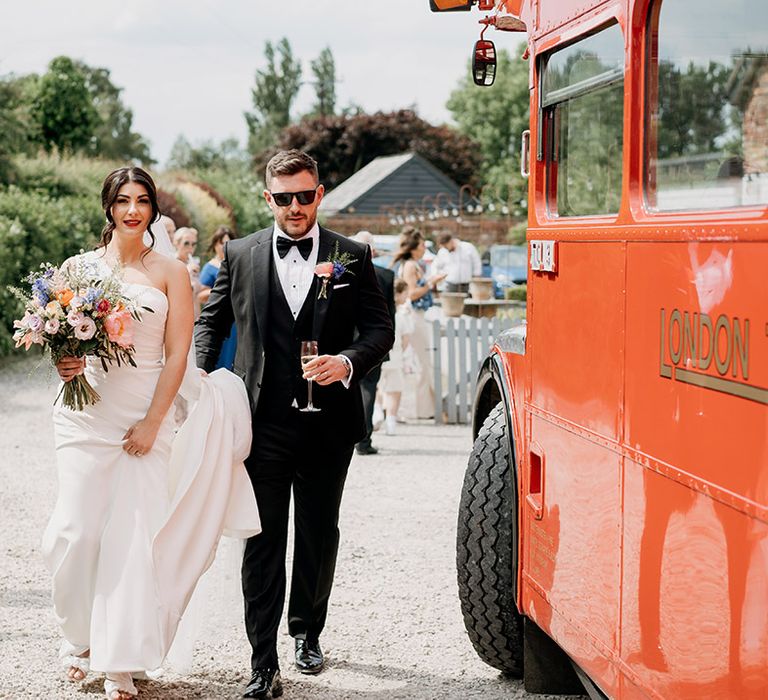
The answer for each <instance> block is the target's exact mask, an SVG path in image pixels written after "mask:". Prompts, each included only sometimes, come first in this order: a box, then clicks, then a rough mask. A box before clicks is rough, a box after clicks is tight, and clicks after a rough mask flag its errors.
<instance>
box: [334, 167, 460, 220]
mask: <svg viewBox="0 0 768 700" xmlns="http://www.w3.org/2000/svg"><path fill="white" fill-rule="evenodd" d="M440 192H444V193H445V194H447V195H449V197H450V199H452V200H455V199H456V198H457V197H458V193H459V186H458V185H457V184H456V183H455V182H454V181H453V180H451V178H449V177H448V176H447V175H445V174H444V173H443V172H441V171H440V170H438V169H437V168H436V167H435V166H434V165H432V164H431V163H430V162H429V161H428V160H426V159H424V158H422V157H421V156H420V155H418V154H417V153H403V154H401V155H397V156H381V157H380V158H376V159H375V160H373V161H371V162H370V163H368V165H366V166H365V167H364V168H361V169H360V170H358V171H357V172H356V173H355V174H354V175H352V177H350V178H348V179H347V180H345V181H344V182H342V183H341V184H340V185H339V186H338V187H336V189H334V190H331V191H330V192H328V194H326V195H325V197H324V198H323V201H322V203H321V204H320V211H321V212H322V213H324V214H325V215H326V216H335V215H339V214H354V215H356V216H361V215H375V216H378V215H380V214H381V213H382V207H384V206H388V205H389V206H392V205H397V206H403V205H404V204H405V202H406V200H412V201H413V202H415V203H416V205H417V206H421V203H422V200H423V198H424V197H425V196H427V195H429V196H431V197H434V196H435V195H436V194H438V193H440Z"/></svg>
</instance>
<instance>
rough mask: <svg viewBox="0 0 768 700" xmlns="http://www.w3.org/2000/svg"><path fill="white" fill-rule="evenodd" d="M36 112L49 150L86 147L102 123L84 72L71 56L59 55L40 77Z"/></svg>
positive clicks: (84, 148) (76, 149) (34, 107)
mask: <svg viewBox="0 0 768 700" xmlns="http://www.w3.org/2000/svg"><path fill="white" fill-rule="evenodd" d="M33 113H34V115H35V118H36V120H37V123H38V125H39V128H40V138H41V140H42V144H43V147H44V148H45V149H46V150H47V151H51V150H53V149H54V148H57V149H59V150H60V151H66V152H74V151H83V150H86V148H87V147H88V146H89V145H90V143H91V139H93V138H94V136H95V132H96V129H97V127H98V125H99V115H98V113H97V112H96V108H95V107H94V106H93V104H92V103H91V95H90V93H89V91H88V87H87V85H86V82H85V78H84V76H83V75H82V73H81V72H80V71H79V70H78V69H77V66H75V63H74V62H73V61H72V59H71V58H67V57H66V56H59V57H58V58H54V59H53V60H52V61H51V62H50V63H49V64H48V72H47V73H45V75H43V77H42V78H41V79H40V86H39V90H38V92H37V95H36V97H35V100H34V105H33Z"/></svg>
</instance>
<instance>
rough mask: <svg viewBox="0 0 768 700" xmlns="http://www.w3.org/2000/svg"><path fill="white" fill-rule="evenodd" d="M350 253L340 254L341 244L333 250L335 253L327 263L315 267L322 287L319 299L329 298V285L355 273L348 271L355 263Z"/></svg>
mask: <svg viewBox="0 0 768 700" xmlns="http://www.w3.org/2000/svg"><path fill="white" fill-rule="evenodd" d="M355 260H356V259H355V258H353V257H352V256H351V255H350V254H349V253H346V252H345V253H340V252H339V244H338V243H337V244H336V247H335V248H334V249H333V253H332V254H331V256H330V257H329V258H328V260H326V261H325V262H321V263H318V264H317V265H315V274H316V275H317V276H318V277H319V278H320V280H321V282H322V286H321V287H320V294H318V295H317V298H318V299H327V298H328V283H329V282H330V281H331V279H333V280H338V279H340V278H341V277H342V275H345V274H346V273H347V272H349V274H350V275H354V274H355V273H354V272H352V271H351V270H349V269H348V267H349V266H350V265H351V264H352V263H353V262H355Z"/></svg>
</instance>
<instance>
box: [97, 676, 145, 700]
mask: <svg viewBox="0 0 768 700" xmlns="http://www.w3.org/2000/svg"><path fill="white" fill-rule="evenodd" d="M104 692H105V693H106V694H107V699H108V700H128V699H129V698H135V697H136V696H137V695H138V694H139V691H138V690H137V689H136V686H135V685H134V684H133V679H132V678H131V674H130V673H108V674H107V678H106V680H105V681H104Z"/></svg>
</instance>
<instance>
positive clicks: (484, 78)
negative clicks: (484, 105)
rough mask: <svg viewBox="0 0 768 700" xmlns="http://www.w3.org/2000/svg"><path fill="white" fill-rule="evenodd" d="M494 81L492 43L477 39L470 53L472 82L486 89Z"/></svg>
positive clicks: (494, 49) (494, 54) (494, 67)
mask: <svg viewBox="0 0 768 700" xmlns="http://www.w3.org/2000/svg"><path fill="white" fill-rule="evenodd" d="M495 79H496V47H495V46H494V44H493V42H492V41H488V40H487V39H478V40H477V41H476V42H475V49H474V51H473V52H472V80H474V81H475V85H480V86H482V87H488V86H490V85H493V81H494V80H495Z"/></svg>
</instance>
